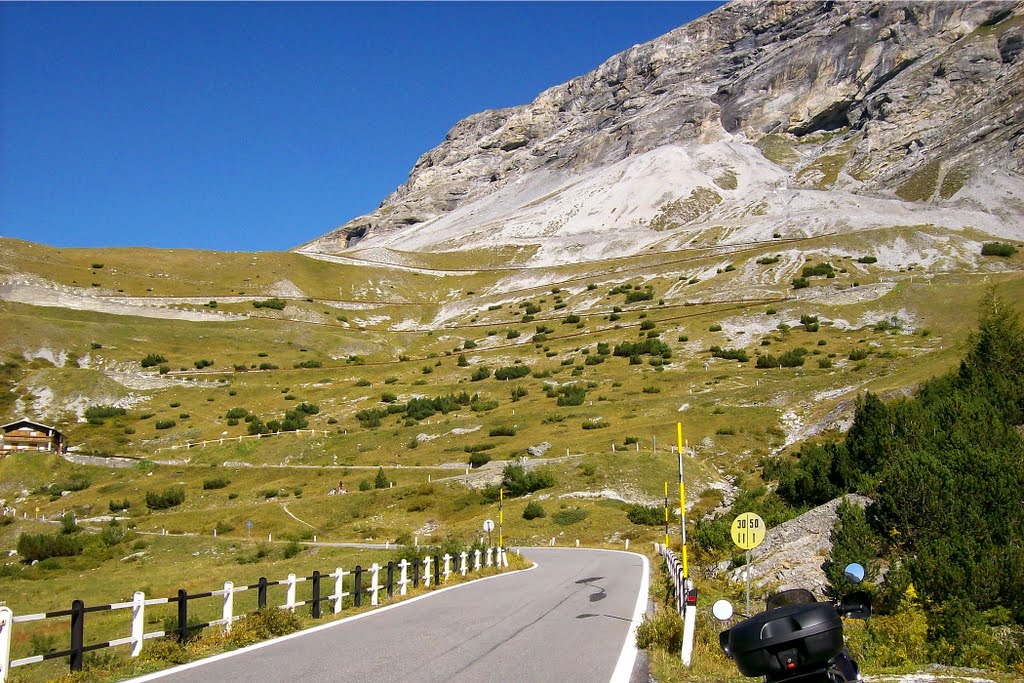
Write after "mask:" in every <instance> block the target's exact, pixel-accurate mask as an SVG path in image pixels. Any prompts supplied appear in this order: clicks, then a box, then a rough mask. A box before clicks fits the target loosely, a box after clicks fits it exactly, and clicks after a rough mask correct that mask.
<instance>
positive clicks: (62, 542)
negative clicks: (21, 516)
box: [17, 533, 85, 562]
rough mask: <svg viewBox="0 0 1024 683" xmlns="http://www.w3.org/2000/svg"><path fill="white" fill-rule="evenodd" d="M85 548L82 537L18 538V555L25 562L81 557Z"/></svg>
mask: <svg viewBox="0 0 1024 683" xmlns="http://www.w3.org/2000/svg"><path fill="white" fill-rule="evenodd" d="M84 548H85V542H84V541H83V540H82V538H81V537H80V536H73V535H68V534H25V533H23V534H21V535H20V536H18V546H17V549H18V554H19V555H21V559H22V560H24V561H25V562H35V561H42V560H45V559H48V558H51V557H72V556H74V555H81V554H82V550H83V549H84Z"/></svg>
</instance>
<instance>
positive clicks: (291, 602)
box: [284, 574, 295, 612]
mask: <svg viewBox="0 0 1024 683" xmlns="http://www.w3.org/2000/svg"><path fill="white" fill-rule="evenodd" d="M284 606H285V607H286V608H287V609H289V610H291V611H292V612H294V611H295V574H289V575H288V597H287V598H286V599H285V601H284Z"/></svg>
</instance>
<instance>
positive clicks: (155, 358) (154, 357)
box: [141, 353, 167, 368]
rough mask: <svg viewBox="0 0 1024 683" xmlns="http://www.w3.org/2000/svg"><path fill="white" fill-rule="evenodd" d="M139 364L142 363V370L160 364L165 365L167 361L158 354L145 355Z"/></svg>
mask: <svg viewBox="0 0 1024 683" xmlns="http://www.w3.org/2000/svg"><path fill="white" fill-rule="evenodd" d="M141 362H142V367H144V368H151V367H153V366H154V365H160V364H161V363H166V362H167V359H166V358H164V357H163V356H161V355H160V354H158V353H150V354H148V355H146V357H145V358H143V359H142V361H141Z"/></svg>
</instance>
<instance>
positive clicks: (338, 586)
mask: <svg viewBox="0 0 1024 683" xmlns="http://www.w3.org/2000/svg"><path fill="white" fill-rule="evenodd" d="M344 591H345V572H343V571H341V567H338V568H337V569H336V570H335V571H334V613H335V614H338V613H339V612H341V599H342V597H343V595H342V594H343V593H344Z"/></svg>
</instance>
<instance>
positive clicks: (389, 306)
mask: <svg viewBox="0 0 1024 683" xmlns="http://www.w3.org/2000/svg"><path fill="white" fill-rule="evenodd" d="M981 241H982V238H981V237H980V236H976V235H972V234H969V233H963V234H946V233H943V232H942V231H939V230H937V229H931V228H928V227H922V228H921V229H920V230H909V229H905V228H902V229H893V230H878V231H875V232H874V233H870V234H868V235H867V236H865V233H861V234H859V235H858V236H857V238H856V239H853V238H842V237H835V236H832V237H819V238H814V239H806V240H786V239H783V238H780V239H776V240H772V241H771V242H766V243H756V244H750V245H741V246H738V247H737V246H732V247H712V248H701V249H691V250H684V251H672V252H664V253H657V254H655V253H650V254H645V255H642V256H638V257H636V258H633V259H617V260H614V261H603V262H592V263H581V264H566V265H564V266H561V267H558V268H545V269H525V270H510V268H512V267H513V266H512V265H510V264H514V263H515V262H516V259H517V253H518V252H517V253H511V252H510V253H502V254H490V255H489V256H488V255H484V254H476V255H474V254H459V255H456V256H453V257H452V258H451V259H445V258H443V257H442V256H441V255H436V254H435V255H428V256H417V255H415V254H390V255H387V254H385V255H383V256H382V255H381V254H372V253H371V254H366V255H364V256H365V258H366V259H367V260H376V261H379V260H381V259H382V258H385V257H386V258H387V259H389V260H390V261H392V262H396V261H397V262H399V264H400V265H401V266H402V268H400V269H396V268H390V267H387V266H382V265H378V264H369V265H367V264H365V263H363V264H360V263H357V262H338V263H329V262H326V261H317V260H313V259H310V258H307V257H305V256H301V255H299V254H272V253H260V254H249V253H211V252H185V251H178V250H175V251H174V252H167V251H154V250H137V249H116V250H78V249H59V250H58V249H52V248H49V247H45V246H42V245H34V244H28V243H24V242H18V241H14V240H2V241H0V270H2V271H3V272H5V273H6V274H5V275H3V276H2V277H0V280H3V281H4V282H6V283H8V284H6V285H3V286H4V287H6V288H7V289H4V290H3V291H5V292H8V293H9V292H12V291H15V290H14V289H11V287H12V286H14V285H11V284H10V283H12V282H14V283H17V282H32V283H35V285H37V286H40V287H43V288H48V289H47V291H57V292H60V293H61V296H62V297H65V298H63V299H61V300H60V301H61V302H62V303H61V305H57V306H54V305H48V306H40V305H33V304H32V303H31V292H33V291H40V290H31V289H21V290H17V291H20V292H22V294H21V295H18V296H13V295H8V294H5V295H4V300H0V325H2V326H3V328H4V330H5V334H4V335H3V336H2V338H0V360H2V361H3V363H4V364H3V366H2V368H0V381H2V382H3V384H4V387H3V388H4V392H3V395H2V396H0V419H3V420H4V421H5V422H6V421H8V420H11V419H15V418H17V417H21V416H22V415H26V416H29V417H31V418H34V419H38V420H40V421H43V422H45V423H47V424H55V425H56V426H58V427H59V428H60V429H61V430H62V431H64V432H65V433H66V434H67V435H68V437H69V439H70V443H71V444H72V445H73V446H74V447H75V450H76V451H78V453H80V454H94V455H120V456H127V457H129V458H133V459H134V460H135V464H134V466H131V467H127V468H110V467H100V466H96V465H80V464H73V463H71V462H68V461H66V460H64V459H61V458H58V457H54V456H46V455H37V454H19V455H16V456H13V457H8V458H4V459H2V460H0V499H3V500H5V501H6V504H7V505H11V506H14V507H15V508H17V509H18V511H19V512H18V515H19V517H21V516H22V515H24V514H25V513H27V514H28V517H29V518H30V519H20V520H19V521H17V522H15V523H13V524H9V525H7V526H5V527H3V528H0V547H2V548H3V549H8V548H14V547H15V544H16V540H17V536H18V534H19V533H21V532H22V531H29V532H31V531H33V530H37V529H52V530H55V529H56V528H57V526H56V522H55V520H57V519H58V518H59V517H60V516H61V515H62V514H65V513H73V514H74V515H76V516H77V518H78V519H79V520H82V521H81V522H80V523H82V524H84V525H86V526H87V527H91V528H93V529H94V530H96V531H97V532H99V531H100V530H101V529H103V528H104V526H105V525H107V524H108V522H107V517H106V516H108V515H111V514H117V515H118V516H119V517H122V518H123V519H122V522H121V524H122V525H124V528H125V529H127V528H129V527H130V528H131V529H132V533H135V534H139V536H138V538H140V539H142V540H143V542H144V543H145V544H151V545H147V546H146V547H147V548H149V549H150V550H146V552H149V553H150V554H149V555H148V556H147V558H148V559H145V560H144V561H141V562H138V563H134V564H131V565H130V566H131V567H132V568H133V570H137V572H138V573H137V574H134V575H133V576H136V577H137V579H138V580H140V581H144V582H145V581H149V582H151V585H153V586H156V583H153V582H157V581H163V579H158V578H157V577H160V576H164V575H165V573H166V572H167V571H169V570H167V568H166V567H165V564H164V563H163V562H162V561H161V560H160V559H158V558H160V557H162V555H160V554H159V553H162V552H163V551H162V550H160V551H159V552H158V550H157V549H159V548H163V547H164V545H165V544H170V545H169V546H168V547H171V546H174V547H177V548H179V549H178V550H176V551H174V552H181V551H182V550H185V549H191V550H189V551H188V552H191V553H198V555H196V557H209V558H210V561H211V562H213V564H210V565H209V566H207V565H203V567H204V568H203V569H202V570H201V571H202V572H204V573H206V574H209V575H210V576H213V575H216V576H217V579H218V580H223V578H226V577H221V576H220V575H221V574H222V573H224V572H225V571H226V569H227V568H230V567H239V566H248V565H242V564H239V563H245V562H248V561H249V560H250V559H252V560H253V562H255V563H256V564H255V566H258V567H261V568H262V567H264V565H263V564H261V563H263V562H271V561H273V562H282V563H283V562H285V560H284V558H283V556H282V555H281V552H282V547H283V546H282V545H276V543H277V542H278V541H280V542H281V543H284V542H286V539H289V538H290V539H306V540H311V539H312V538H313V536H314V535H315V536H316V538H317V540H318V541H321V542H324V541H326V542H367V541H369V542H376V543H383V542H385V541H386V542H388V543H394V542H398V543H408V542H414V541H417V540H418V541H419V542H420V543H439V542H443V541H445V540H447V539H461V540H463V541H471V540H476V539H478V538H479V537H480V536H481V535H482V532H481V525H482V523H483V521H484V520H485V519H488V518H490V519H494V520H495V521H497V517H498V509H497V508H498V506H497V502H496V500H495V498H494V496H495V494H496V491H495V490H494V489H492V488H488V486H489V485H490V486H493V485H494V484H496V483H498V482H499V481H500V480H501V478H502V470H503V467H504V465H505V464H506V463H507V462H511V461H514V460H516V459H519V458H525V461H524V462H525V464H526V467H527V469H528V470H537V471H538V472H540V473H541V475H540V476H539V477H538V478H539V479H544V480H546V483H548V484H550V485H549V486H546V487H544V488H540V489H538V490H536V491H535V492H533V493H531V494H529V495H528V496H524V497H520V498H508V499H506V501H505V507H504V520H505V524H504V528H503V533H504V537H505V539H506V543H512V544H532V543H550V542H551V539H552V538H554V539H555V542H556V543H558V544H561V545H566V544H572V543H574V542H575V541H576V540H577V539H578V540H579V541H580V542H581V543H582V544H591V545H605V546H612V547H620V548H621V547H623V545H624V543H625V542H626V540H627V539H628V540H629V541H630V542H631V543H632V547H639V548H649V547H650V546H649V542H650V541H653V540H658V539H660V538H661V537H662V535H663V531H662V529H661V528H660V527H659V526H657V525H653V526H648V525H645V524H638V523H634V522H633V521H630V516H629V513H630V511H631V509H632V508H631V507H630V506H631V505H636V504H644V505H659V506H660V505H661V501H662V497H663V490H664V488H663V487H664V482H665V481H667V480H671V481H674V479H675V477H676V455H675V453H674V452H673V447H674V443H675V423H676V422H677V421H681V422H682V423H683V430H684V437H685V439H686V440H687V445H688V448H689V451H688V455H690V456H692V457H687V458H686V464H685V467H686V478H687V495H688V501H687V502H688V506H690V507H691V509H690V510H689V518H690V519H691V520H693V519H695V518H697V517H700V516H702V515H704V514H706V513H708V512H710V511H711V510H713V509H715V508H716V507H718V506H719V505H721V504H722V503H723V501H725V502H728V501H729V500H731V499H732V496H733V495H734V494H735V493H736V491H737V488H738V486H739V485H740V484H746V485H747V487H748V488H749V486H750V485H753V484H754V483H756V482H757V481H758V475H757V464H758V463H759V462H760V461H761V460H762V459H763V458H766V457H769V456H772V455H774V454H776V453H779V452H783V451H785V450H786V449H790V448H793V447H794V446H795V445H799V444H800V443H802V442H803V441H805V440H807V439H814V438H817V437H818V436H819V435H821V434H825V433H828V432H836V431H841V430H843V429H844V428H845V427H846V426H848V424H849V419H850V418H851V417H852V413H853V402H854V399H855V398H856V396H857V395H858V394H859V393H862V392H864V391H866V390H871V391H873V392H876V393H878V394H880V395H882V396H892V395H896V394H899V393H903V392H906V391H908V390H909V389H911V388H913V387H914V386H916V385H918V384H919V383H921V382H923V381H924V380H926V379H928V378H930V377H932V376H935V375H938V374H941V373H943V372H945V371H947V370H948V369H950V368H951V367H954V366H955V365H956V364H957V363H958V360H959V358H960V357H961V354H962V351H963V344H964V341H965V339H966V336H967V334H968V331H969V330H970V329H971V328H972V327H973V325H974V322H975V313H974V311H975V307H976V304H977V302H978V301H979V299H980V298H981V296H982V294H983V293H984V291H986V289H987V288H988V287H989V286H991V285H993V284H996V285H997V286H998V291H999V292H1000V294H1001V295H1002V296H1003V297H1004V298H1005V299H1006V300H1008V301H1022V300H1024V277H1022V265H1024V258H1022V256H1021V254H1017V255H1015V256H1011V257H1009V258H1002V257H982V256H981V255H980V253H978V252H979V251H980V242H981ZM499 257H500V258H499ZM823 264H828V267H826V266H824V265H823ZM469 268H478V270H467V269H469ZM446 269H447V270H446ZM805 269H807V272H806V274H805ZM802 277H806V280H807V286H805V287H798V286H795V283H794V281H795V280H799V279H800V278H802ZM285 281H287V282H285ZM93 283H96V285H97V286H95V287H93V286H92V284H93ZM119 290H123V291H119ZM25 292H28V294H24V293H25ZM274 299H276V300H277V301H278V302H280V303H276V302H275V303H274V304H273V305H272V306H270V307H268V306H266V305H263V304H264V302H266V301H268V300H271V301H273V300H274ZM97 302H99V303H101V304H103V305H106V304H107V303H109V302H118V305H121V306H124V307H126V308H124V309H123V310H121V309H119V310H120V312H119V313H115V312H111V309H105V308H103V307H102V306H100V305H98V304H97ZM154 302H158V303H159V305H161V306H168V307H172V308H174V309H178V310H179V311H191V312H195V313H207V314H208V313H209V312H211V311H223V312H228V313H235V314H237V315H238V316H241V317H233V318H231V317H228V316H223V317H222V319H215V317H214V316H209V315H207V316H206V317H204V318H202V319H196V320H182V319H165V318H162V317H160V315H159V311H161V310H170V309H159V308H158V309H153V308H152V304H153V303H154ZM211 302H217V303H216V304H215V305H214V304H212V303H211ZM255 303H259V304H261V305H260V307H257V306H255V305H254V304H255ZM143 304H145V306H143ZM154 310H155V311H156V315H154ZM133 313H135V314H133ZM769 355H770V356H771V358H772V359H771V360H769V359H768V356H769ZM147 356H148V357H149V358H148V359H147ZM759 359H761V360H760V361H759ZM143 361H145V363H144V362H143ZM759 365H760V366H761V367H759ZM779 365H784V366H787V367H779ZM498 377H502V378H503V379H499V378H498ZM102 406H108V407H114V408H120V409H123V413H122V414H117V413H120V412H121V411H120V410H113V411H109V410H108V411H98V412H97V411H96V410H95V409H96V408H97V407H102ZM89 408H93V409H94V410H92V411H89ZM111 413H114V414H111ZM103 414H107V415H108V416H106V417H103V416H101V415H103ZM90 416H91V417H92V419H91V420H90V419H89V418H90ZM295 427H299V430H298V431H282V432H281V433H277V431H278V429H283V430H287V429H289V428H295ZM256 432H263V434H262V436H260V435H259V434H256ZM531 448H532V449H533V453H534V454H533V455H531V454H529V452H528V449H531ZM488 458H490V462H485V461H486V460H487V459H488ZM471 459H472V460H473V461H474V464H475V465H481V463H483V464H482V466H479V467H475V466H471V464H470V461H471ZM382 467H383V475H382V481H381V482H379V483H380V484H381V486H382V487H381V488H375V486H374V485H375V483H377V482H376V480H377V478H378V477H377V475H378V471H379V470H380V468H382ZM467 470H468V473H467ZM339 480H341V481H344V482H345V485H346V488H347V489H348V491H349V493H348V494H346V495H343V496H338V495H328V494H329V492H330V491H331V490H332V489H333V488H335V487H336V486H337V484H338V481H339ZM211 482H212V483H211ZM173 488H181V489H182V490H183V492H184V500H183V502H181V503H180V504H179V505H175V506H172V507H169V508H167V509H155V508H151V507H150V506H147V503H146V499H147V494H150V495H151V496H153V495H155V494H161V493H164V492H166V491H167V490H169V489H173ZM361 488H362V489H365V490H360V489H361ZM125 503H127V504H128V506H127V508H125V507H124V504H125ZM528 503H535V504H539V505H540V507H541V508H542V509H543V513H544V514H543V516H536V517H534V518H532V519H525V518H524V514H523V513H524V511H525V509H526V506H527V504H528ZM37 508H38V513H37V512H36V510H37ZM533 511H534V512H536V510H533ZM37 514H38V516H39V517H40V518H45V519H46V520H47V521H46V522H38V521H35V519H34V518H35V517H36V516H37ZM125 518H126V519H125ZM637 519H638V520H639V517H637ZM247 521H249V522H252V531H248V532H247V529H246V522H247ZM655 521H657V520H655ZM215 528H216V529H217V530H218V538H217V541H216V542H215V543H214V542H213V538H212V534H213V530H214V529H215ZM165 531H166V532H167V533H169V534H171V535H170V536H162V535H147V534H162V533H164V532H165ZM268 534H271V535H272V536H273V538H274V540H275V544H270V545H268V546H267V547H268V548H269V549H270V550H271V551H272V552H270V553H269V554H268V555H267V556H265V557H263V558H256V557H255V553H256V552H257V545H256V544H257V542H258V541H262V542H264V543H265V542H266V538H267V535H268ZM495 540H496V539H495ZM174 544H177V546H175V545H174ZM179 546H180V547H179ZM131 552H133V551H131V550H130V548H129V547H127V546H126V548H125V552H124V555H128V554H131ZM303 552H304V553H310V554H313V553H326V554H327V555H323V556H322V557H323V558H324V559H325V560H326V561H328V563H329V562H335V561H336V560H335V559H333V558H334V556H333V555H329V553H331V552H334V551H333V550H328V549H325V548H321V549H319V550H308V551H303ZM338 552H342V551H338ZM345 552H354V551H345ZM113 554H114V551H111V555H110V557H105V556H104V557H102V558H93V560H88V561H86V560H83V559H82V558H63V559H62V558H53V559H50V560H46V561H45V567H43V564H44V563H40V565H38V566H37V567H31V568H30V567H24V566H23V565H21V564H20V563H17V558H11V559H10V560H9V561H8V563H7V565H5V568H4V572H5V574H4V575H5V577H8V576H9V577H11V579H12V580H11V582H10V585H12V586H13V587H14V588H12V589H11V592H10V597H8V598H5V599H8V600H9V604H12V605H18V607H16V609H27V608H28V607H27V606H28V605H33V606H35V607H37V608H39V609H54V608H57V607H62V606H64V604H63V603H64V602H66V598H67V595H65V594H64V593H60V592H57V593H54V592H53V591H52V590H51V589H50V586H51V585H52V582H53V581H58V580H59V581H63V580H71V579H72V578H73V577H76V576H78V575H79V574H80V573H81V572H82V571H84V570H86V569H91V568H97V570H98V568H101V567H102V568H104V569H103V571H104V572H106V571H108V569H109V568H112V567H120V566H121V565H120V556H118V557H116V558H115V557H113ZM328 555H329V556H328ZM339 557H341V558H343V559H339V560H337V561H350V557H351V556H350V555H345V554H344V553H342V554H341V555H339ZM205 561H206V560H204V562H205ZM83 562H86V564H88V567H86V566H85V565H83V564H82V563H83ZM89 562H92V564H89ZM281 566H284V565H283V564H282V565H281ZM40 567H42V568H40ZM272 570H274V571H276V570H277V566H276V565H275V566H273V567H271V566H269V565H267V569H266V570H265V571H272ZM261 571H263V570H262V569H261ZM228 573H230V572H228ZM236 573H237V572H236ZM166 576H167V577H169V578H167V581H171V582H172V583H173V578H174V576H176V575H175V574H173V572H172V573H171V574H166ZM235 580H239V579H235ZM118 581H120V579H118V580H117V581H115V582H114V583H112V584H110V586H111V587H114V588H116V590H115V592H117V591H121V592H124V591H126V590H128V585H127V583H125V584H124V585H123V586H122V584H121V583H118ZM129 583H130V582H129ZM160 585H164V584H163V583H161V584H160ZM168 585H169V584H168ZM118 586H120V588H117V587H118ZM95 588H96V590H97V591H99V590H100V588H101V587H99V586H96V587H95ZM122 588H123V590H122ZM154 589H155V588H154ZM60 590H62V591H63V590H65V589H64V588H61V589H60ZM101 592H102V591H101ZM116 597H119V596H113V595H112V596H109V598H110V599H114V598H116ZM97 598H98V595H97ZM43 603H45V604H43Z"/></svg>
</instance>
